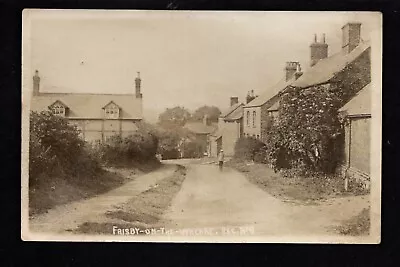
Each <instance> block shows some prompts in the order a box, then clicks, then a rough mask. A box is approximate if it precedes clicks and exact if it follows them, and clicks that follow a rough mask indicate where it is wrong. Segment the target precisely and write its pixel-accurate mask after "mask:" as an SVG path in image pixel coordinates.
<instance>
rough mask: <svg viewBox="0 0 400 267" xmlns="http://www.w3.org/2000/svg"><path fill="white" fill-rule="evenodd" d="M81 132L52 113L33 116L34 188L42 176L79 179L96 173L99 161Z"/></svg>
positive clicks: (31, 178)
mask: <svg viewBox="0 0 400 267" xmlns="http://www.w3.org/2000/svg"><path fill="white" fill-rule="evenodd" d="M79 133H80V132H79V130H78V129H77V128H76V127H75V126H72V125H70V124H68V121H67V120H66V119H65V118H62V117H60V116H55V115H53V114H52V113H51V112H48V111H43V112H40V113H37V112H31V114H30V139H29V182H30V184H31V185H35V184H37V182H38V179H40V178H41V177H46V176H47V177H48V176H51V175H55V174H59V175H65V176H66V177H70V178H73V177H77V175H78V176H79V174H82V173H85V174H94V173H96V172H97V171H98V170H99V168H100V165H99V162H98V161H97V160H96V159H95V158H93V157H92V156H91V155H90V154H89V153H88V151H87V150H86V149H85V142H84V141H83V140H82V139H81V138H80V137H79Z"/></svg>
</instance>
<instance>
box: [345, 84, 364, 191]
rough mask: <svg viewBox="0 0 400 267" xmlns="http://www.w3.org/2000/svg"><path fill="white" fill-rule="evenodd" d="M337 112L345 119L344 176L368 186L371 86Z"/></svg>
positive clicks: (347, 179)
mask: <svg viewBox="0 0 400 267" xmlns="http://www.w3.org/2000/svg"><path fill="white" fill-rule="evenodd" d="M339 112H340V113H341V115H342V116H343V117H344V118H345V148H344V155H345V157H344V158H345V159H344V166H343V167H344V168H343V170H344V173H343V174H344V175H345V177H346V186H345V187H346V189H347V185H348V181H349V180H350V181H351V182H356V183H358V184H362V185H363V186H364V187H365V188H369V186H370V156H371V153H370V144H371V85H370V84H368V85H367V86H365V87H364V88H363V89H362V90H361V91H360V92H359V93H358V94H357V95H356V96H355V97H354V98H352V99H351V100H350V101H349V102H348V103H346V105H344V106H343V107H342V108H341V109H340V110H339Z"/></svg>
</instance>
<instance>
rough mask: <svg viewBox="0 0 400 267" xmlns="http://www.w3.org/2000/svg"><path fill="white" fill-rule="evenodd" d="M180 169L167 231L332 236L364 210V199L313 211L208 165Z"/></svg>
mask: <svg viewBox="0 0 400 267" xmlns="http://www.w3.org/2000/svg"><path fill="white" fill-rule="evenodd" d="M173 162H174V163H178V162H179V161H173ZM180 163H183V164H185V166H186V167H187V177H186V179H185V181H184V183H183V185H182V188H181V191H180V192H179V193H178V195H177V196H176V197H175V199H174V200H173V202H172V205H171V207H170V208H169V210H168V211H167V212H166V213H165V215H164V221H165V227H166V228H170V229H185V228H186V229H193V228H194V229H198V228H202V227H203V228H204V227H205V228H214V227H226V228H236V229H238V227H252V228H253V229H254V234H256V235H257V236H259V235H268V236H271V235H272V236H288V235H290V236H292V235H301V236H305V235H306V236H310V235H330V234H333V235H337V233H334V232H333V231H332V227H333V226H336V225H338V224H340V222H341V221H342V220H346V219H348V218H351V217H352V216H355V215H357V214H358V213H359V212H361V210H362V209H363V208H366V207H368V205H369V200H368V197H367V196H360V197H346V198H338V199H334V200H331V201H327V202H322V203H321V204H320V205H313V206H310V205H308V206H305V205H299V204H292V203H286V202H282V201H281V200H279V199H277V198H274V197H273V196H271V195H269V194H268V193H266V192H265V191H263V190H262V189H260V188H258V187H257V186H256V185H254V184H251V183H250V182H249V181H248V180H247V179H246V177H245V176H244V175H243V174H241V173H239V172H237V171H235V170H233V169H229V168H225V169H224V171H223V172H220V171H219V170H218V167H217V166H215V165H213V164H191V163H190V161H181V162H180Z"/></svg>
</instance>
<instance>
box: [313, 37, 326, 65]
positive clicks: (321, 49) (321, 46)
mask: <svg viewBox="0 0 400 267" xmlns="http://www.w3.org/2000/svg"><path fill="white" fill-rule="evenodd" d="M310 50H311V61H310V66H311V67H312V66H314V65H315V64H316V63H317V62H318V60H320V59H324V58H327V57H328V44H327V43H326V40H325V33H324V34H322V40H321V42H318V41H317V35H316V34H315V35H314V43H312V44H311V45H310Z"/></svg>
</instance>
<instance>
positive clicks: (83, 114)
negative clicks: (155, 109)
mask: <svg viewBox="0 0 400 267" xmlns="http://www.w3.org/2000/svg"><path fill="white" fill-rule="evenodd" d="M56 101H61V102H62V103H64V104H65V105H66V106H67V107H68V108H69V116H68V117H69V118H85V119H99V118H103V117H104V114H103V107H104V106H105V105H107V104H108V103H110V102H111V101H113V102H114V103H115V104H116V105H117V106H119V107H120V108H121V112H120V116H121V118H122V119H142V116H143V115H142V103H141V101H142V100H141V98H136V97H135V95H118V94H54V93H41V94H40V95H39V96H33V97H32V102H31V110H33V111H43V110H48V107H49V106H50V105H51V104H53V103H54V102H56Z"/></svg>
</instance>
